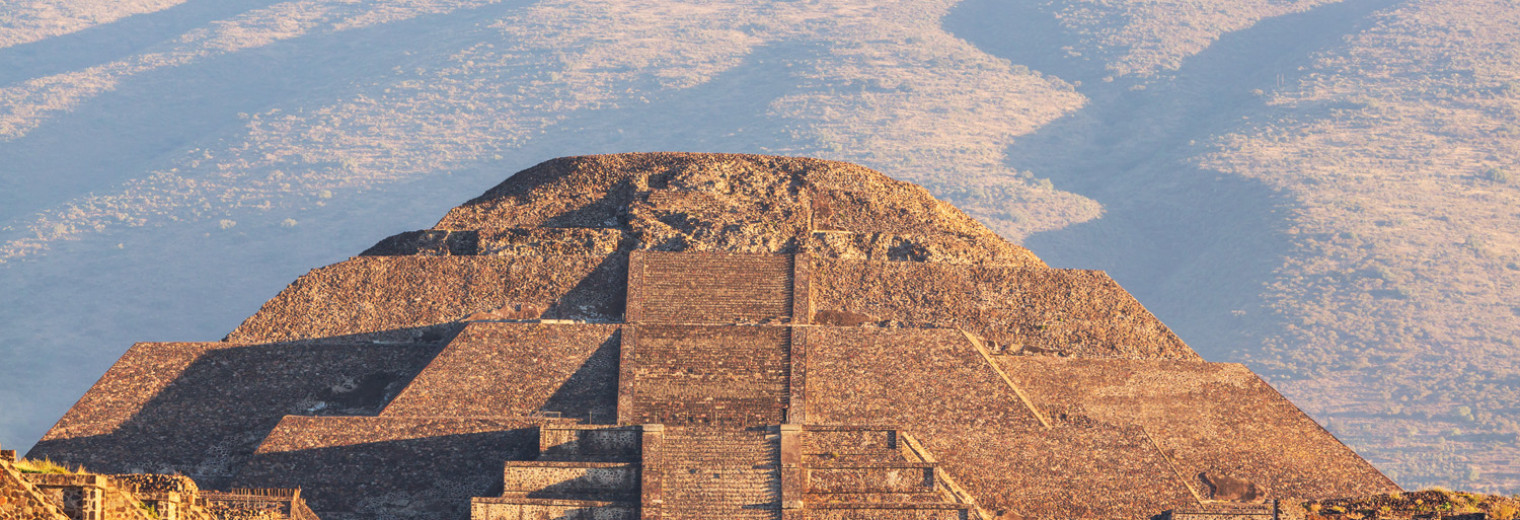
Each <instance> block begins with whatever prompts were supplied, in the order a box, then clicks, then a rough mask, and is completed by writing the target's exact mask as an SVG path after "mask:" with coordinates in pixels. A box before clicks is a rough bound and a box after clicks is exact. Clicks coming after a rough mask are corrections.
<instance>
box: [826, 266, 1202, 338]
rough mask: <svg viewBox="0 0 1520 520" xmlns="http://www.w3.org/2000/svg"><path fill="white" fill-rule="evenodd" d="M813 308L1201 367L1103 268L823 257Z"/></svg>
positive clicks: (1159, 322)
mask: <svg viewBox="0 0 1520 520" xmlns="http://www.w3.org/2000/svg"><path fill="white" fill-rule="evenodd" d="M814 279H815V281H814V283H813V286H812V297H813V307H814V309H816V310H819V311H822V310H839V311H846V312H852V313H858V314H863V315H866V316H869V317H871V318H872V319H874V320H891V321H897V322H904V323H910V324H939V325H942V326H955V327H960V328H963V329H965V330H967V331H970V332H972V333H974V334H977V335H979V336H981V337H983V338H985V339H986V340H988V341H989V342H990V343H991V344H992V346H990V347H989V348H993V350H994V351H998V352H1002V351H1007V352H1013V353H1018V352H1024V353H1031V354H1038V353H1046V354H1061V355H1070V356H1080V357H1122V358H1140V359H1144V358H1170V359H1188V360H1197V361H1201V359H1200V358H1199V357H1198V354H1196V353H1194V352H1193V350H1192V349H1190V348H1188V346H1187V345H1185V344H1183V343H1182V340H1180V339H1178V338H1177V336H1176V335H1175V334H1173V333H1172V331H1171V330H1170V329H1168V328H1167V327H1166V325H1163V324H1162V323H1161V321H1160V320H1157V319H1156V317H1155V316H1153V315H1151V313H1150V312H1149V311H1147V310H1145V307H1143V306H1141V305H1140V302H1138V301H1135V299H1134V298H1133V297H1131V296H1130V295H1129V293H1127V292H1125V291H1124V289H1123V288H1120V287H1119V284H1117V283H1115V282H1114V281H1113V279H1112V278H1109V277H1108V275H1106V274H1104V273H1102V272H1099V271H1080V270H1069V269H1028V268H1020V267H1009V266H999V265H946V264H937V263H919V262H861V261H848V260H827V259H820V260H818V263H817V265H816V266H815V267H814Z"/></svg>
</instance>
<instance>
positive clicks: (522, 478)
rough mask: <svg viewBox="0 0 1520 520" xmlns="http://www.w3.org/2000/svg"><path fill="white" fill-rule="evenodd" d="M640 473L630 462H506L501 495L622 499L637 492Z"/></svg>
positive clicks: (635, 494)
mask: <svg viewBox="0 0 1520 520" xmlns="http://www.w3.org/2000/svg"><path fill="white" fill-rule="evenodd" d="M639 475H640V472H639V464H637V463H632V462H583V461H572V462H563V461H508V462H507V463H506V464H505V466H504V468H503V471H502V496H503V497H513V496H517V497H528V498H561V499H580V500H624V499H627V498H628V497H631V496H637V495H638V493H639V484H640V482H639Z"/></svg>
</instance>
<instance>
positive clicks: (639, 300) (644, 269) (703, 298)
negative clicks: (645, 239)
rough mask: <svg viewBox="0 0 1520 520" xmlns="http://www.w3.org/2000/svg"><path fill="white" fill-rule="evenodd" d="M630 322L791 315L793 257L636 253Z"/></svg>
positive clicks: (751, 320)
mask: <svg viewBox="0 0 1520 520" xmlns="http://www.w3.org/2000/svg"><path fill="white" fill-rule="evenodd" d="M629 265H630V267H629V269H630V273H629V280H630V282H631V284H630V286H629V288H628V299H629V303H630V307H629V310H628V321H629V322H633V323H764V322H769V321H776V320H779V319H782V318H787V317H790V316H791V314H792V256H791V255H736V254H727V253H664V252H638V253H634V254H633V257H632V259H631V263H630V264H629Z"/></svg>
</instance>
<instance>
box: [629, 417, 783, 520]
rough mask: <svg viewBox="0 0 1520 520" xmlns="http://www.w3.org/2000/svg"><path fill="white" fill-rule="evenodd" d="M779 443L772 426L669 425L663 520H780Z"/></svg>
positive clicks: (666, 439) (666, 446) (666, 444)
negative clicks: (711, 426)
mask: <svg viewBox="0 0 1520 520" xmlns="http://www.w3.org/2000/svg"><path fill="white" fill-rule="evenodd" d="M779 440H780V437H779V435H778V434H777V433H775V430H774V429H772V428H748V429H732V428H725V429H718V428H709V427H701V426H689V427H667V428H666V429H665V443H664V446H663V452H662V453H661V459H662V460H664V461H667V463H666V464H665V465H664V467H663V469H662V473H663V479H664V481H663V482H662V486H661V487H662V489H663V493H664V497H663V498H664V503H663V504H662V507H661V508H660V515H659V518H664V519H667V520H698V519H711V518H725V519H755V520H774V519H777V518H779V514H778V513H779V511H780V505H781V496H780V495H781V475H780V473H779V471H778V468H779V462H780V460H779V456H780V454H779V449H780V442H779Z"/></svg>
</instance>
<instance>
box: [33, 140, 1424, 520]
mask: <svg viewBox="0 0 1520 520" xmlns="http://www.w3.org/2000/svg"><path fill="white" fill-rule="evenodd" d="M29 456H32V457H49V458H52V459H53V460H56V461H61V462H69V463H83V464H86V465H87V466H89V467H90V468H92V469H95V470H97V471H111V472H130V471H161V472H179V473H182V474H185V475H189V476H191V477H194V478H195V479H196V481H197V482H201V483H202V484H203V485H204V486H206V487H218V486H238V487H250V488H253V487H260V488H300V489H302V493H303V495H302V496H304V497H306V500H307V501H308V503H309V504H310V506H311V508H312V509H313V510H315V511H316V513H317V514H319V515H321V516H322V518H326V519H328V520H348V519H352V520H359V519H369V518H379V517H384V518H417V519H422V518H428V519H433V518H441V519H454V520H463V519H465V518H472V519H476V520H509V519H510V520H519V519H522V518H598V519H617V520H622V519H634V518H643V519H697V518H756V519H759V518H764V519H781V520H802V519H817V520H847V519H860V518H871V519H934V520H939V519H945V520H950V519H956V520H963V519H964V520H969V519H983V520H992V519H1007V520H1012V519H1032V518H1042V519H1043V518H1063V519H1065V518H1072V519H1082V518H1105V519H1110V518H1120V519H1150V518H1153V517H1156V515H1159V514H1162V513H1163V512H1165V511H1175V512H1176V513H1175V514H1174V517H1176V518H1204V517H1206V516H1199V515H1211V514H1215V513H1216V512H1217V511H1220V510H1221V509H1219V507H1216V506H1218V505H1219V504H1225V503H1229V504H1235V505H1236V506H1237V507H1234V508H1233V509H1226V510H1225V511H1227V512H1229V513H1230V514H1243V515H1247V516H1250V515H1256V516H1252V518H1255V517H1258V516H1260V515H1258V514H1257V513H1259V512H1260V511H1261V509H1262V508H1261V504H1267V503H1269V502H1268V501H1270V500H1272V499H1275V498H1280V497H1286V496H1289V495H1293V496H1296V497H1299V498H1318V497H1328V496H1334V495H1340V494H1366V493H1372V492H1381V491H1394V490H1397V486H1395V485H1394V484H1393V483H1392V482H1391V481H1389V480H1388V479H1387V478H1385V477H1384V476H1383V475H1381V474H1380V473H1378V472H1377V471H1376V470H1375V469H1373V468H1372V467H1371V466H1370V465H1368V464H1367V463H1366V461H1364V460H1362V459H1361V458H1360V457H1358V456H1357V455H1356V454H1355V453H1353V452H1352V451H1351V450H1349V449H1347V448H1346V447H1345V446H1344V445H1342V444H1341V443H1340V442H1339V441H1337V440H1336V439H1335V438H1334V437H1333V436H1331V435H1330V434H1329V433H1328V432H1326V431H1325V430H1324V429H1322V428H1319V427H1318V426H1317V425H1315V424H1314V423H1313V421H1312V420H1310V419H1309V418H1308V417H1307V416H1305V415H1304V414H1303V413H1302V412H1300V411H1298V409H1297V408H1295V407H1294V406H1293V405H1292V404H1291V403H1288V402H1287V401H1286V400H1284V399H1283V398H1282V397H1281V396H1280V395H1278V394H1277V393H1276V392H1275V391H1274V390H1272V388H1271V387H1269V386H1267V385H1266V384H1265V383H1263V382H1262V381H1261V380H1260V379H1259V378H1257V377H1255V376H1254V375H1252V374H1250V373H1249V371H1247V370H1246V369H1245V368H1244V367H1242V366H1239V365H1229V364H1218V363H1208V362H1205V361H1204V360H1202V359H1201V358H1199V357H1198V355H1197V354H1196V353H1194V352H1193V350H1192V349H1191V348H1189V347H1188V346H1187V345H1186V344H1185V343H1184V342H1183V341H1182V339H1181V338H1178V337H1177V336H1176V335H1175V334H1173V333H1172V331H1171V330H1170V329H1168V328H1167V327H1166V325H1164V324H1163V323H1161V322H1160V321H1159V320H1157V319H1156V317H1155V316H1153V315H1151V314H1150V313H1149V312H1147V311H1146V310H1145V308H1144V306H1143V305H1141V303H1140V302H1138V301H1136V300H1135V299H1134V298H1133V297H1131V296H1130V295H1129V294H1128V293H1127V292H1125V291H1124V290H1123V289H1122V288H1121V287H1119V286H1118V284H1117V283H1115V282H1114V281H1113V280H1112V279H1111V278H1109V277H1108V276H1107V275H1105V274H1103V273H1101V272H1096V271H1081V270H1065V269H1051V268H1049V267H1047V266H1046V265H1045V264H1044V263H1043V262H1041V261H1040V260H1039V259H1038V258H1035V257H1034V255H1032V254H1030V253H1029V252H1028V251H1027V250H1024V249H1023V248H1020V247H1019V246H1017V245H1014V244H1012V243H1009V242H1007V241H1005V240H1003V239H1001V238H999V237H997V236H996V235H995V234H993V233H992V232H991V231H989V230H988V229H987V228H985V227H983V226H981V225H979V224H977V223H976V222H975V221H973V220H971V219H970V218H969V217H967V216H966V215H964V214H963V213H961V212H960V211H958V210H956V209H955V208H954V207H951V206H949V205H947V204H944V203H942V202H940V201H937V200H935V199H934V198H933V197H930V196H929V194H928V193H927V192H926V191H924V190H923V189H922V188H919V187H917V186H913V185H910V184H906V183H901V182H897V181H894V180H891V179H889V178H887V177H886V176H883V175H881V174H879V173H876V172H873V171H870V170H867V169H865V168H861V167H858V166H854V165H849V164H845V163H837V162H829V161H819V160H812V159H799V158H785V157H765V156H747V155H721V154H627V155H613V156H589V157H574V158H565V159H557V160H553V161H549V162H546V163H544V164H541V165H539V166H535V167H534V168H531V169H528V170H525V171H523V172H520V173H518V174H516V175H514V176H512V177H511V178H509V179H508V180H507V181H505V182H503V183H502V184H501V185H499V186H497V187H495V188H493V189H491V190H490V191H488V192H486V193H485V194H484V195H482V196H481V197H478V198H476V199H474V200H471V201H469V202H467V203H465V204H464V205H461V206H460V207H458V208H455V209H454V210H452V211H450V212H449V213H448V214H447V215H446V216H445V217H444V218H443V219H442V220H441V221H440V222H439V223H438V224H437V225H436V226H434V227H433V228H431V229H425V230H418V231H410V232H405V233H401V234H398V235H395V236H392V237H390V238H387V239H384V240H382V241H380V243H379V244H377V245H376V246H375V247H373V248H370V249H369V250H368V251H366V252H365V253H364V254H363V255H361V256H358V257H354V258H352V259H349V260H345V261H343V262H339V263H336V264H334V265H331V266H326V267H320V268H317V269H314V270H313V271H312V272H311V273H308V274H307V275H305V276H302V277H301V278H299V279H297V280H296V281H295V282H294V283H292V284H291V285H290V286H289V287H287V288H286V289H285V290H283V291H281V292H280V293H279V294H277V295H276V296H275V297H274V298H272V299H271V300H270V301H269V302H268V303H267V304H266V305H265V306H264V307H263V308H262V309H260V310H259V312H258V313H256V314H255V315H254V316H252V317H250V318H249V319H248V320H246V321H245V322H244V323H243V324H242V325H241V326H239V327H238V328H237V329H236V330H234V331H233V332H232V333H231V334H230V335H229V337H228V338H227V340H225V341H222V342H214V343H143V344H138V345H136V346H134V347H132V349H131V350H129V351H128V352H127V354H126V355H124V356H123V357H122V358H121V360H119V361H118V362H117V364H116V365H115V366H114V367H112V368H111V370H110V371H109V372H107V373H106V374H105V376H104V377H102V378H101V380H100V382H99V383H97V384H96V385H95V387H94V388H92V389H91V390H90V391H89V393H87V394H86V395H85V396H84V397H83V398H82V399H81V400H80V401H79V404H78V405H76V406H75V407H74V408H73V409H71V410H70V411H69V412H68V414H67V415H66V416H65V417H64V418H63V419H62V420H60V421H59V423H58V425H57V426H55V427H54V428H53V429H52V430H51V431H50V432H49V433H48V434H47V436H46V437H45V438H44V439H43V440H42V441H41V442H39V443H38V444H37V445H36V447H35V448H34V449H33V450H32V452H31V453H30V454H29ZM1274 514H1275V513H1274ZM1188 515H1192V516H1188Z"/></svg>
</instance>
